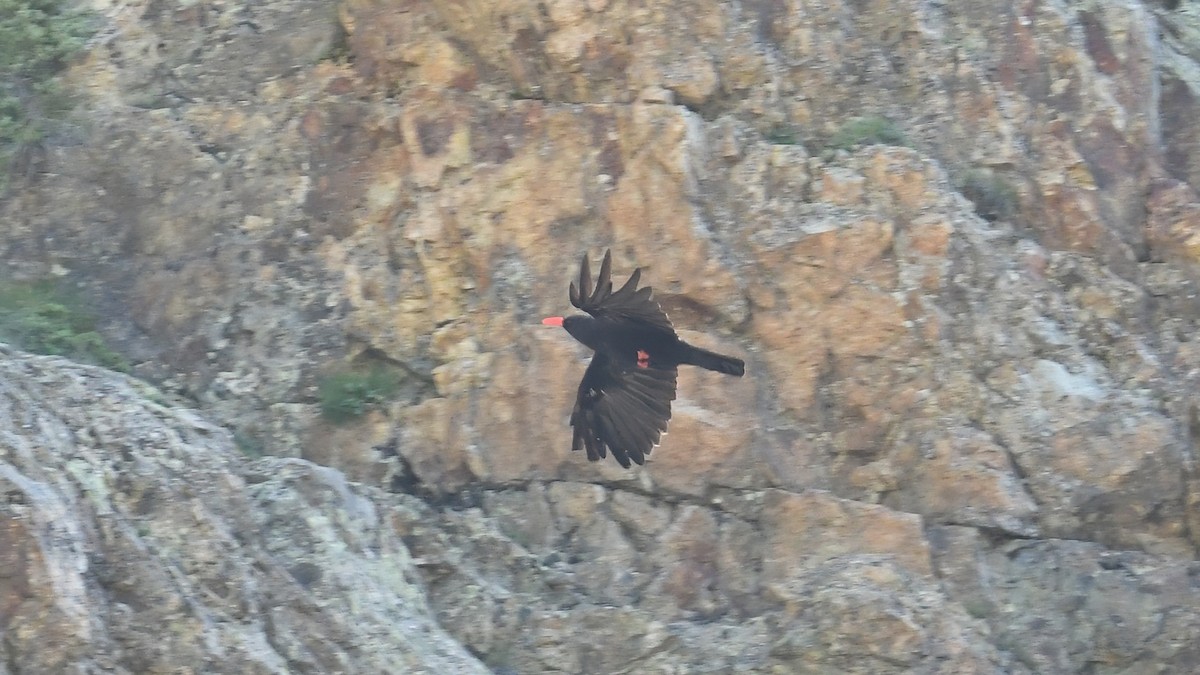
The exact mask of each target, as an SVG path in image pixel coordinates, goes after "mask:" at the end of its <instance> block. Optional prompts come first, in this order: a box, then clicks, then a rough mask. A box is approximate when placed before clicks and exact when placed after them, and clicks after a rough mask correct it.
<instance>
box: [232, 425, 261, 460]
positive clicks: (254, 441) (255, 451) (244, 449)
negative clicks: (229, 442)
mask: <svg viewBox="0 0 1200 675" xmlns="http://www.w3.org/2000/svg"><path fill="white" fill-rule="evenodd" d="M233 444H234V445H235V446H237V449H238V450H240V451H241V453H242V454H243V455H245V456H247V457H249V458H250V459H258V458H260V457H262V456H263V455H265V454H266V450H265V448H264V447H263V442H262V440H261V439H260V438H258V437H257V436H254V435H252V434H250V433H248V432H246V431H235V432H233Z"/></svg>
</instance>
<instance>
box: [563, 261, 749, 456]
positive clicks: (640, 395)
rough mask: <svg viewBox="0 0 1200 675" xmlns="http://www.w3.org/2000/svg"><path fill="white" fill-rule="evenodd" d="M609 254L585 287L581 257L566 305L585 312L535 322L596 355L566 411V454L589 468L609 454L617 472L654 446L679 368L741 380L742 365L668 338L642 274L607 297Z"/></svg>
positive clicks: (587, 273)
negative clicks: (582, 454)
mask: <svg viewBox="0 0 1200 675" xmlns="http://www.w3.org/2000/svg"><path fill="white" fill-rule="evenodd" d="M611 268H612V251H607V252H605V254H604V262H603V263H601V264H600V275H599V277H597V279H596V285H595V286H593V285H592V273H591V270H590V269H589V268H588V258H587V254H586V253H585V254H584V255H583V264H582V265H581V266H580V269H579V285H578V286H576V285H575V284H574V283H572V284H571V288H570V299H571V304H572V305H574V306H575V307H577V308H579V309H581V310H583V311H584V312H587V315H581V314H576V315H574V316H568V317H566V318H564V317H561V316H551V317H548V318H545V319H542V323H543V324H546V325H547V326H561V327H563V328H565V329H566V331H567V332H568V333H570V334H571V336H572V337H574V338H575V339H576V340H578V341H580V342H582V343H583V344H585V345H587V346H588V347H590V348H591V349H592V351H594V352H595V355H594V356H592V362H591V363H590V364H588V367H587V370H586V371H585V372H584V373H583V381H582V382H580V383H579V392H578V394H577V395H576V397H575V408H574V410H572V411H571V427H572V428H573V430H574V431H573V437H572V439H571V450H580V449H586V450H587V458H588V459H589V460H591V461H593V462H596V461H599V460H600V459H602V458H604V457H605V456H607V453H608V452H612V455H613V458H614V459H616V460H617V462H618V463H620V465H621V466H623V467H625V468H629V463H630V462H631V461H632V462H634V463H636V464H642V463H643V462H645V461H646V455H649V454H650V451H651V450H652V449H654V447H655V446H657V445H658V441H659V438H660V437H661V436H662V434H663V433H664V432H666V430H667V422H668V421H669V420H670V419H671V401H674V400H675V376H676V373H677V367H678V366H680V365H692V366H700V367H701V368H706V369H708V370H714V371H716V372H718V373H726V374H729V375H736V376H738V377H741V376H742V375H743V374H744V373H745V372H746V365H745V363H743V362H742V360H741V359H738V358H734V357H732V356H723V355H721V354H717V353H715V352H710V351H708V350H706V349H701V348H699V347H694V346H692V345H690V344H688V343H686V342H684V341H683V340H680V339H679V336H678V335H676V334H675V328H674V327H673V326H672V325H671V320H670V319H668V318H667V314H666V312H664V311H663V310H662V308H661V307H659V306H658V303H657V302H655V301H654V299H653V297H652V296H653V290H652V289H651V288H650V287H649V286H646V287H644V288H638V287H637V285H638V281H639V280H641V277H642V270H641V269H640V268H638V269H635V270H634V271H633V274H631V275H630V276H629V281H626V282H625V284H624V285H623V286H621V288H620V289H618V290H617V291H615V292H614V291H613V284H612V279H611V278H610V277H609V274H610V272H611Z"/></svg>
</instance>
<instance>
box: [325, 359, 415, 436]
mask: <svg viewBox="0 0 1200 675" xmlns="http://www.w3.org/2000/svg"><path fill="white" fill-rule="evenodd" d="M401 380H402V376H401V373H400V372H398V371H397V370H395V369H394V368H389V367H382V366H381V367H376V368H374V369H372V370H370V371H360V370H348V371H343V372H340V373H334V374H332V375H329V376H327V377H325V378H323V379H321V381H320V382H318V384H317V396H318V399H319V401H320V404H321V414H322V415H323V416H324V417H325V419H327V420H329V421H330V422H333V423H335V424H344V423H346V422H349V421H351V420H353V419H356V418H358V417H361V416H363V415H364V414H366V412H367V411H368V410H370V409H372V408H375V407H379V406H381V405H383V404H385V403H387V402H388V401H391V400H392V399H393V398H395V396H396V395H397V394H398V393H399V392H400V384H401Z"/></svg>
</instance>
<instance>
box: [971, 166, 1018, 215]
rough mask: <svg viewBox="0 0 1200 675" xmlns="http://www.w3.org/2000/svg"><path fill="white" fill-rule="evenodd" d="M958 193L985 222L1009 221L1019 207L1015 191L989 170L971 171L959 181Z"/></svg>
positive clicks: (1005, 181)
mask: <svg viewBox="0 0 1200 675" xmlns="http://www.w3.org/2000/svg"><path fill="white" fill-rule="evenodd" d="M958 191H959V192H961V193H962V194H963V196H964V197H966V198H967V199H969V200H971V203H973V204H974V205H975V213H978V214H979V216H980V217H981V218H983V219H985V220H993V221H994V220H1009V219H1011V218H1012V217H1013V216H1014V215H1016V213H1017V207H1018V206H1019V205H1020V202H1019V199H1018V195H1017V189H1016V188H1015V187H1013V185H1012V183H1009V182H1008V181H1007V180H1005V179H1004V177H1003V176H1000V175H999V174H997V173H996V172H994V171H991V170H990V169H971V170H970V171H967V172H966V173H965V174H964V175H963V177H962V179H961V181H959V186H958Z"/></svg>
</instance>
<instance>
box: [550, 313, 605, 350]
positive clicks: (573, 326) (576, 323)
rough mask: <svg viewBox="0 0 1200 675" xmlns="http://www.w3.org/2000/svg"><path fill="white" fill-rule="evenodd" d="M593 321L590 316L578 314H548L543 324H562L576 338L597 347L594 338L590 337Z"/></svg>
mask: <svg viewBox="0 0 1200 675" xmlns="http://www.w3.org/2000/svg"><path fill="white" fill-rule="evenodd" d="M593 321H594V319H592V317H590V316H583V315H580V314H576V315H575V316H567V317H562V316H548V317H546V318H545V319H542V324H544V325H546V326H561V327H562V328H565V329H566V331H567V332H568V333H570V334H571V335H572V337H574V338H575V339H576V340H579V341H580V342H582V343H583V344H585V345H587V346H589V347H592V348H593V349H594V348H595V347H594V346H593V345H592V340H591V339H590V337H591V334H592V331H591V330H590V327H591V325H592V323H593Z"/></svg>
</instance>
